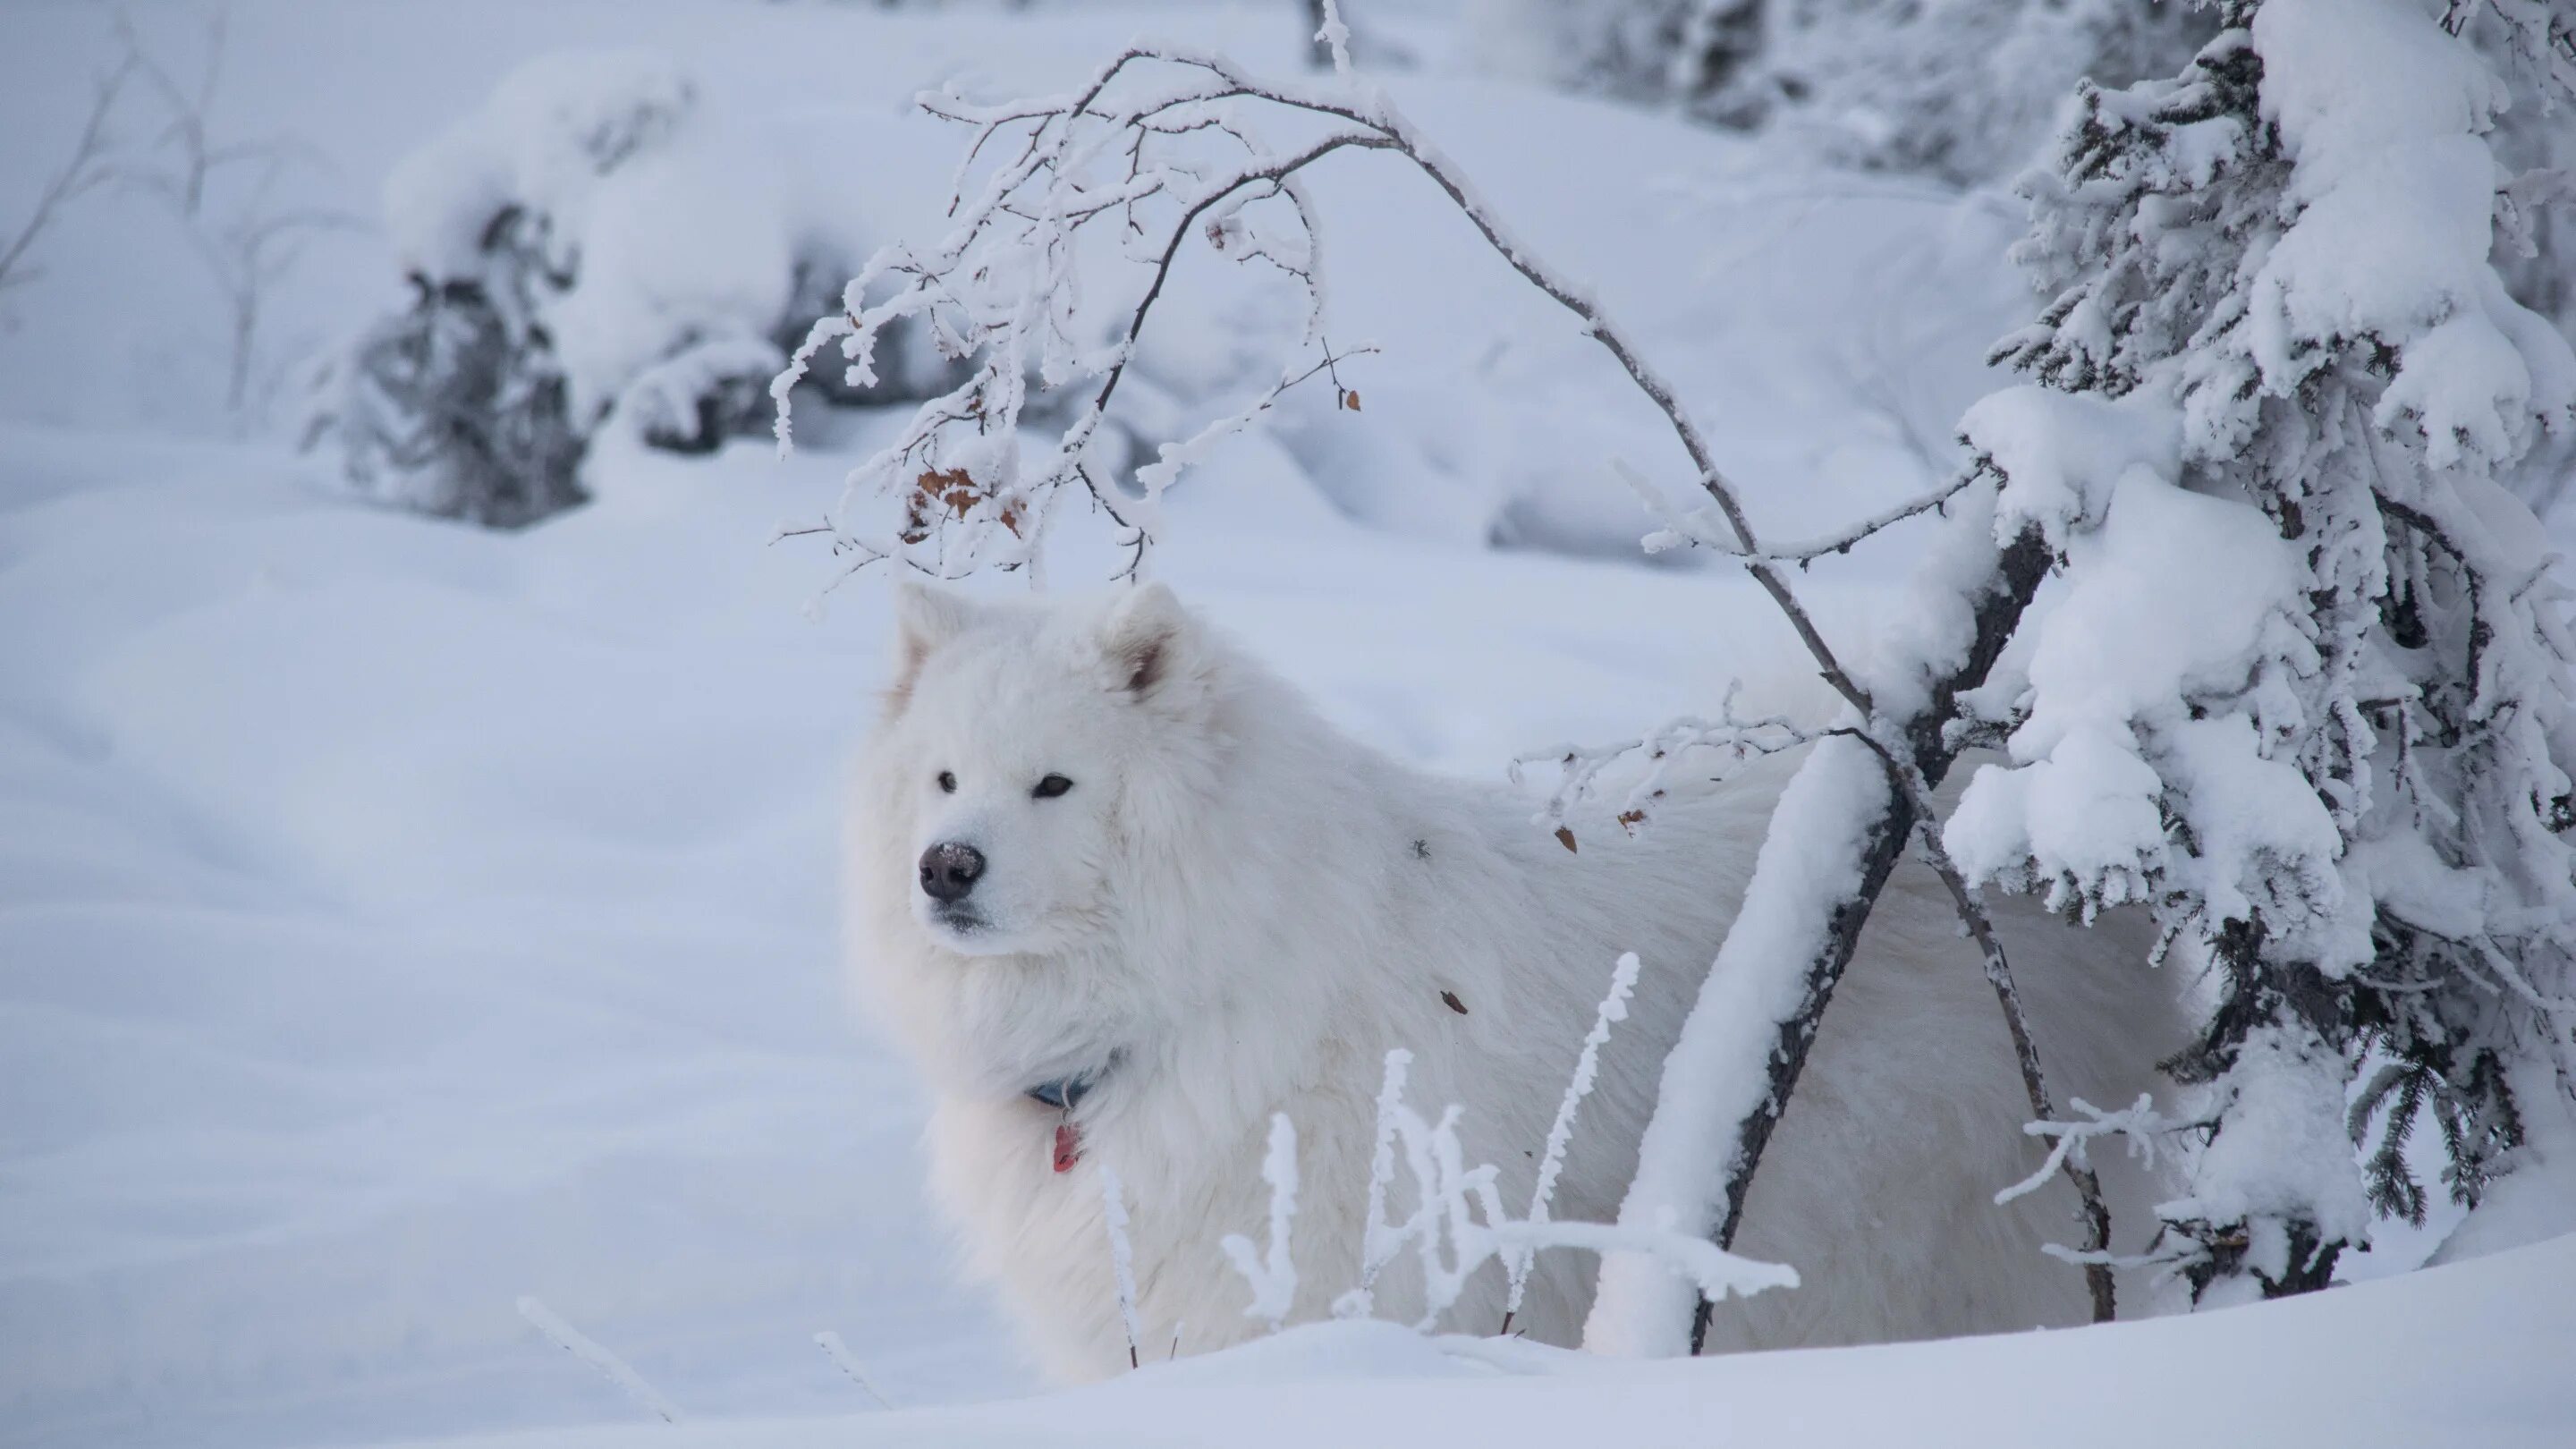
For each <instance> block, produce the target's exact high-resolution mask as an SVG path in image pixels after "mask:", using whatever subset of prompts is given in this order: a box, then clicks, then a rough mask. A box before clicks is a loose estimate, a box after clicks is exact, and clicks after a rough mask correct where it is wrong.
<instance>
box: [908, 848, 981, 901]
mask: <svg viewBox="0 0 2576 1449" xmlns="http://www.w3.org/2000/svg"><path fill="white" fill-rule="evenodd" d="M983 875H984V852H982V851H980V850H977V849H976V848H975V847H973V846H971V845H960V844H958V843H957V842H956V841H953V840H951V841H947V842H945V843H943V844H939V845H934V846H932V847H930V848H929V849H928V850H925V851H923V852H922V853H921V893H922V894H923V895H926V896H928V897H930V898H931V899H932V900H934V901H962V900H964V899H966V893H967V892H968V891H971V890H973V889H974V888H975V882H976V881H978V880H981V879H982V878H983Z"/></svg>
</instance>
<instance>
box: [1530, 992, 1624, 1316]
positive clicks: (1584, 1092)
mask: <svg viewBox="0 0 2576 1449" xmlns="http://www.w3.org/2000/svg"><path fill="white" fill-rule="evenodd" d="M1637 965H1638V963H1637V953H1636V952H1634V951H1623V952H1621V953H1620V955H1619V963H1618V965H1617V966H1616V967H1615V968H1613V969H1612V971H1611V973H1610V994H1609V995H1607V996H1604V997H1602V998H1601V1007H1600V1010H1598V1011H1597V1012H1595V1013H1594V1014H1593V1017H1592V1030H1591V1031H1589V1032H1587V1033H1585V1034H1584V1037H1583V1050H1582V1051H1580V1052H1578V1053H1576V1055H1575V1058H1574V1077H1573V1079H1572V1080H1571V1081H1568V1082H1567V1083H1566V1084H1565V1096H1564V1097H1563V1099H1561V1100H1560V1101H1558V1103H1557V1104H1556V1120H1555V1121H1554V1122H1552V1123H1550V1124H1548V1129H1547V1149H1546V1150H1545V1151H1544V1152H1542V1153H1541V1154H1540V1155H1539V1163H1538V1182H1537V1184H1536V1185H1535V1186H1534V1187H1532V1188H1531V1189H1530V1210H1529V1221H1530V1222H1531V1223H1532V1224H1533V1225H1535V1224H1540V1223H1544V1222H1546V1221H1547V1220H1548V1215H1547V1214H1548V1205H1549V1204H1550V1203H1552V1202H1553V1201H1555V1199H1556V1179H1557V1174H1558V1173H1560V1172H1562V1171H1564V1169H1565V1149H1566V1148H1567V1147H1569V1146H1571V1145H1573V1142H1574V1116H1575V1113H1577V1112H1579V1111H1581V1110H1582V1108H1583V1099H1584V1098H1586V1097H1588V1096H1591V1095H1592V1084H1593V1082H1594V1081H1595V1080H1597V1079H1598V1078H1599V1076H1600V1071H1601V1048H1603V1047H1604V1046H1607V1045H1608V1044H1609V1042H1610V1028H1611V1026H1612V1025H1613V1024H1614V1023H1617V1022H1622V1021H1626V1020H1627V1019H1628V995H1629V993H1630V992H1633V991H1635V990H1636V989H1637ZM1531 1261H1532V1259H1531V1255H1530V1253H1529V1252H1528V1251H1527V1250H1523V1251H1521V1252H1519V1253H1515V1254H1513V1255H1512V1258H1511V1263H1510V1270H1511V1294H1510V1296H1509V1297H1508V1298H1506V1299H1505V1300H1504V1302H1503V1326H1502V1329H1501V1331H1502V1332H1504V1333H1510V1332H1511V1331H1512V1315H1514V1314H1516V1313H1518V1312H1520V1311H1521V1294H1522V1293H1523V1292H1525V1291H1526V1290H1527V1289H1528V1288H1529V1270H1530V1263H1531Z"/></svg>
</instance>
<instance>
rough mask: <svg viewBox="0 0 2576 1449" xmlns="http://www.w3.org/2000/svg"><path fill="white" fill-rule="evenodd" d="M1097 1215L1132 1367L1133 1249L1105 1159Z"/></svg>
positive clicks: (1138, 1333)
mask: <svg viewBox="0 0 2576 1449" xmlns="http://www.w3.org/2000/svg"><path fill="white" fill-rule="evenodd" d="M1280 1120H1281V1121H1282V1122H1285V1121H1286V1120H1287V1119H1286V1118H1284V1117H1283V1118H1281V1119H1280ZM1100 1217H1101V1221H1102V1222H1104V1223H1106V1224H1107V1225H1108V1228H1109V1271H1110V1273H1111V1275H1112V1276H1114V1277H1115V1278H1116V1279H1117V1282H1118V1321H1119V1322H1120V1323H1121V1324H1123V1325H1125V1327H1126V1329H1127V1366H1128V1367H1129V1368H1135V1367H1137V1350H1136V1344H1137V1341H1138V1340H1139V1339H1141V1338H1142V1337H1143V1336H1144V1331H1143V1330H1142V1329H1140V1328H1138V1327H1137V1326H1136V1251H1135V1249H1134V1248H1133V1247H1131V1246H1130V1245H1129V1244H1128V1241H1127V1200H1126V1198H1125V1197H1124V1196H1123V1195H1122V1194H1121V1193H1120V1192H1119V1190H1118V1174H1117V1173H1116V1172H1114V1171H1112V1170H1110V1167H1109V1164H1107V1163H1105V1162H1104V1163H1102V1164H1101V1165H1100Z"/></svg>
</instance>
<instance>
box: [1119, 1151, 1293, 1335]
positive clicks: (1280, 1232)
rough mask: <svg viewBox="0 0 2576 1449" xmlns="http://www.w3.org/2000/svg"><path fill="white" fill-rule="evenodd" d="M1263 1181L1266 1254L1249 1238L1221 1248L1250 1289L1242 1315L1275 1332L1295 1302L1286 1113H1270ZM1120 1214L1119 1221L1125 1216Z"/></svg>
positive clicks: (1236, 1236)
mask: <svg viewBox="0 0 2576 1449" xmlns="http://www.w3.org/2000/svg"><path fill="white" fill-rule="evenodd" d="M1261 1180H1262V1181H1264V1182H1267V1183H1269V1184H1270V1247H1269V1251H1268V1253H1267V1254H1261V1253H1256V1252H1255V1251H1254V1250H1253V1246H1252V1240H1251V1239H1249V1238H1246V1237H1244V1236H1243V1235H1242V1234H1240V1233H1228V1234H1226V1236H1225V1241H1224V1242H1223V1243H1222V1244H1220V1246H1221V1247H1223V1248H1224V1249H1225V1258H1226V1261H1227V1262H1228V1263H1231V1264H1233V1265H1234V1271H1236V1272H1237V1273H1240V1274H1242V1275H1243V1281H1244V1282H1245V1283H1247V1284H1250V1285H1251V1287H1252V1302H1251V1304H1250V1305H1249V1306H1247V1307H1246V1308H1245V1309H1244V1310H1243V1311H1244V1314H1245V1316H1247V1317H1251V1318H1266V1319H1268V1320H1270V1328H1271V1331H1272V1332H1274V1333H1275V1332H1277V1331H1278V1329H1279V1325H1280V1324H1282V1323H1284V1322H1286V1321H1287V1318H1288V1310H1289V1309H1290V1308H1291V1307H1293V1306H1295V1304H1296V1301H1297V1263H1296V1260H1295V1258H1293V1257H1292V1256H1291V1255H1290V1253H1289V1242H1288V1240H1289V1234H1290V1232H1291V1230H1292V1229H1293V1228H1294V1227H1295V1225H1296V1219H1297V1127H1296V1124H1294V1123H1292V1122H1290V1121H1289V1120H1288V1114H1287V1113H1285V1112H1277V1113H1273V1114H1272V1115H1271V1118H1270V1150H1269V1152H1268V1153H1266V1154H1264V1156H1263V1157H1262V1159H1261ZM1119 1216H1120V1220H1121V1221H1122V1222H1123V1221H1124V1220H1125V1216H1126V1215H1125V1214H1124V1213H1121V1214H1120V1215H1119ZM1128 1337H1129V1339H1130V1340H1131V1342H1132V1340H1133V1339H1134V1337H1135V1326H1134V1320H1133V1318H1132V1317H1131V1318H1130V1319H1129V1325H1128Z"/></svg>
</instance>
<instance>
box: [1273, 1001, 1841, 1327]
mask: <svg viewBox="0 0 2576 1449" xmlns="http://www.w3.org/2000/svg"><path fill="white" fill-rule="evenodd" d="M1633 979H1634V978H1633V975H1631V977H1630V980H1631V982H1632V983H1633ZM1614 1019H1615V1018H1614ZM1410 1060H1411V1056H1410V1054H1409V1053H1407V1052H1404V1051H1402V1050H1401V1049H1398V1050H1395V1051H1390V1052H1388V1053H1387V1074H1386V1084H1385V1087H1384V1088H1383V1089H1382V1090H1381V1092H1380V1095H1379V1098H1378V1110H1379V1122H1380V1124H1381V1136H1380V1139H1379V1148H1378V1156H1377V1161H1376V1163H1375V1164H1374V1168H1373V1172H1372V1181H1371V1185H1370V1190H1369V1222H1368V1225H1367V1236H1366V1238H1365V1240H1364V1241H1365V1244H1366V1247H1365V1249H1364V1254H1363V1258H1362V1263H1361V1286H1358V1287H1355V1288H1353V1289H1352V1290H1351V1291H1349V1292H1347V1293H1345V1294H1343V1295H1342V1296H1341V1297H1340V1298H1338V1299H1336V1300H1335V1301H1334V1304H1333V1313H1334V1316H1336V1317H1341V1318H1355V1317H1366V1316H1368V1314H1369V1313H1370V1312H1371V1311H1372V1309H1373V1307H1374V1304H1373V1301H1372V1298H1371V1291H1372V1290H1371V1286H1370V1285H1373V1284H1374V1282H1375V1280H1376V1275H1377V1273H1378V1272H1379V1271H1380V1270H1382V1269H1383V1268H1384V1267H1385V1266H1386V1265H1387V1264H1389V1263H1391V1262H1393V1261H1394V1260H1395V1258H1396V1257H1397V1256H1398V1255H1399V1254H1401V1253H1402V1252H1403V1251H1404V1249H1405V1248H1406V1247H1407V1246H1408V1245H1409V1246H1411V1247H1412V1248H1413V1249H1414V1250H1415V1252H1416V1253H1417V1254H1418V1255H1419V1256H1420V1258H1421V1260H1422V1277H1423V1311H1422V1316H1421V1317H1420V1318H1419V1319H1418V1320H1416V1322H1415V1327H1417V1328H1419V1329H1421V1330H1422V1331H1424V1332H1429V1331H1431V1330H1432V1329H1434V1328H1436V1327H1438V1326H1439V1323H1440V1320H1441V1318H1442V1316H1443V1315H1445V1314H1447V1313H1448V1312H1449V1311H1450V1310H1451V1309H1452V1308H1454V1307H1455V1306H1456V1305H1457V1302H1458V1297H1459V1294H1460V1293H1461V1292H1462V1291H1463V1290H1464V1289H1465V1287H1466V1285H1467V1282H1468V1280H1470V1279H1471V1278H1473V1277H1474V1276H1475V1275H1476V1273H1477V1271H1478V1270H1479V1269H1481V1268H1483V1267H1484V1266H1485V1264H1486V1263H1488V1262H1490V1261H1493V1260H1495V1259H1500V1260H1501V1261H1502V1263H1503V1264H1504V1267H1505V1271H1506V1272H1507V1273H1508V1272H1509V1271H1510V1269H1511V1265H1512V1264H1515V1263H1525V1262H1526V1261H1527V1260H1528V1259H1529V1258H1530V1257H1532V1256H1533V1255H1534V1254H1536V1253H1537V1252H1538V1251H1539V1250H1540V1249H1543V1248H1583V1249H1589V1250H1591V1251H1593V1252H1596V1253H1611V1252H1623V1253H1637V1254H1642V1255H1644V1256H1646V1257H1649V1258H1652V1259H1654V1260H1655V1261H1657V1262H1659V1263H1661V1264H1663V1265H1664V1266H1665V1267H1666V1268H1668V1269H1670V1270H1672V1271H1674V1272H1676V1273H1679V1274H1681V1275H1682V1276H1683V1277H1684V1278H1685V1279H1687V1280H1688V1281H1689V1282H1691V1283H1693V1284H1696V1285H1697V1286H1698V1288H1699V1290H1700V1291H1701V1292H1702V1293H1704V1294H1706V1295H1707V1296H1708V1297H1710V1298H1712V1299H1723V1298H1726V1297H1728V1296H1730V1295H1739V1296H1749V1295H1751V1294H1754V1293H1759V1292H1761V1291H1763V1290H1764V1289H1766V1288H1795V1287H1797V1286H1798V1274H1797V1271H1796V1270H1795V1269H1793V1268H1790V1267H1788V1266H1786V1265H1784V1264H1777V1263H1759V1262H1755V1261H1753V1260H1751V1259H1748V1258H1739V1257H1737V1256H1735V1255H1734V1254H1732V1253H1729V1252H1727V1251H1726V1250H1725V1249H1723V1248H1720V1247H1718V1246H1717V1245H1716V1244H1714V1243H1712V1242H1709V1241H1708V1240H1707V1239H1705V1238H1701V1237H1697V1236H1694V1235H1692V1234H1689V1233H1684V1232H1678V1231H1675V1230H1674V1227H1673V1225H1672V1223H1671V1222H1670V1221H1664V1222H1661V1223H1657V1224H1654V1225H1652V1226H1643V1225H1633V1224H1605V1223H1580V1222H1560V1221H1555V1220H1549V1219H1539V1220H1535V1221H1516V1220H1514V1219H1513V1218H1511V1217H1510V1216H1509V1215H1508V1214H1506V1213H1505V1212H1504V1211H1503V1205H1502V1198H1501V1195H1500V1194H1499V1193H1497V1192H1496V1191H1495V1188H1494V1182H1495V1179H1496V1178H1497V1177H1498V1176H1499V1175H1500V1174H1499V1172H1498V1170H1497V1169H1496V1168H1495V1167H1494V1166H1493V1164H1491V1163H1485V1164H1481V1165H1479V1166H1476V1167H1473V1168H1471V1167H1468V1166H1467V1164H1466V1149H1465V1146H1464V1144H1463V1143H1462V1142H1461V1141H1460V1140H1459V1137H1458V1122H1459V1118H1460V1116H1461V1115H1462V1113H1461V1109H1460V1108H1459V1107H1457V1106H1455V1105H1454V1104H1453V1105H1452V1106H1450V1107H1449V1108H1447V1109H1446V1110H1445V1111H1443V1112H1442V1113H1441V1114H1440V1120H1439V1121H1438V1122H1436V1123H1434V1122H1427V1121H1425V1120H1423V1118H1422V1116H1421V1114H1420V1113H1417V1112H1415V1111H1414V1110H1413V1109H1412V1108H1411V1107H1409V1106H1407V1105H1406V1104H1405V1102H1404V1100H1403V1092H1404V1078H1405V1072H1404V1068H1405V1066H1406V1064H1407V1063H1408V1062H1409V1061H1410ZM1567 1125H1568V1128H1569V1130H1570V1123H1569V1124H1567ZM1399 1146H1400V1147H1401V1148H1402V1149H1403V1159H1404V1162H1405V1165H1406V1167H1407V1168H1408V1169H1409V1171H1410V1172H1411V1174H1412V1177H1413V1185H1414V1203H1415V1206H1414V1209H1413V1211H1412V1212H1411V1213H1410V1214H1408V1215H1407V1216H1406V1218H1405V1219H1404V1221H1403V1222H1401V1223H1389V1222H1387V1221H1386V1220H1385V1219H1384V1217H1383V1216H1382V1214H1383V1213H1384V1211H1385V1203H1386V1184H1387V1180H1388V1179H1390V1178H1391V1177H1392V1175H1393V1171H1394V1169H1393V1162H1394V1159H1395V1149H1396V1148H1397V1147H1399ZM1238 1245H1239V1247H1238ZM1251 1246H1252V1245H1251V1244H1250V1243H1247V1242H1244V1241H1243V1240H1242V1239H1240V1238H1235V1239H1229V1240H1228V1243H1227V1253H1228V1254H1229V1256H1231V1257H1233V1258H1234V1259H1235V1267H1236V1271H1238V1272H1241V1273H1243V1274H1244V1276H1245V1277H1246V1278H1247V1279H1254V1280H1255V1281H1256V1289H1257V1287H1258V1281H1257V1278H1256V1275H1257V1274H1258V1272H1259V1271H1260V1269H1259V1265H1258V1264H1257V1263H1253V1262H1251V1261H1250V1258H1251Z"/></svg>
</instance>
